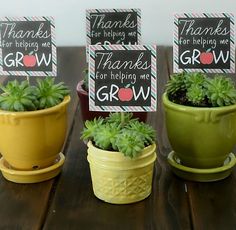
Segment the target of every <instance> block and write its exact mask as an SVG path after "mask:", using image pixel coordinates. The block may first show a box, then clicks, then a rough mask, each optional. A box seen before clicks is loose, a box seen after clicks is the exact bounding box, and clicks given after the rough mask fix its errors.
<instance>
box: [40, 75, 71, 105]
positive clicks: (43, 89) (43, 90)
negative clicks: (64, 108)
mask: <svg viewBox="0 0 236 230" xmlns="http://www.w3.org/2000/svg"><path fill="white" fill-rule="evenodd" d="M54 81H55V79H54V78H51V77H47V78H45V79H37V84H38V87H37V88H36V92H37V97H38V100H39V109H45V108H49V107H52V106H55V105H57V104H59V103H60V102H61V101H62V100H63V98H64V97H65V96H66V95H68V94H69V89H68V88H67V87H66V86H65V85H64V83H63V82H60V83H57V84H55V83H54Z"/></svg>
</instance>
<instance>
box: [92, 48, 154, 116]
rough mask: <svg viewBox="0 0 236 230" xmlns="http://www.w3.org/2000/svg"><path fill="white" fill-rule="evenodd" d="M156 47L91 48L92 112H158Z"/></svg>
mask: <svg viewBox="0 0 236 230" xmlns="http://www.w3.org/2000/svg"><path fill="white" fill-rule="evenodd" d="M156 98H157V92H156V46H148V45H90V46H89V109H90V111H108V112H115V111H126V112H141V111H156V100H157V99H156Z"/></svg>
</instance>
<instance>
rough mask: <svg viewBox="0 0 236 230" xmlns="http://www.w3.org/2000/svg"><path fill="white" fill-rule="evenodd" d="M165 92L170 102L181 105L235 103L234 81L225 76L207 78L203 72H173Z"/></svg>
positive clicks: (209, 105)
mask: <svg viewBox="0 0 236 230" xmlns="http://www.w3.org/2000/svg"><path fill="white" fill-rule="evenodd" d="M180 78H182V79H180ZM181 84H183V85H182V86H181V87H180V85H181ZM166 92H167V95H168V97H169V99H170V100H171V101H172V102H174V103H178V104H181V105H188V106H200V107H219V106H227V105H232V104H235V103H236V89H235V86H234V83H233V81H232V80H231V79H230V78H227V77H225V76H217V75H216V76H214V77H213V78H209V77H207V76H206V75H205V74H203V73H181V74H174V75H172V76H171V79H170V80H169V82H168V83H167V88H166Z"/></svg>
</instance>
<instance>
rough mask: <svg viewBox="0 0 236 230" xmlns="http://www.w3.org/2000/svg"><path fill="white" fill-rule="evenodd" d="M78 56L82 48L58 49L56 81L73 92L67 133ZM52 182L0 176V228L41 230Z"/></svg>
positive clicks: (73, 105) (80, 62)
mask: <svg viewBox="0 0 236 230" xmlns="http://www.w3.org/2000/svg"><path fill="white" fill-rule="evenodd" d="M81 51H82V52H81ZM81 53H82V54H83V53H84V49H83V48H82V49H80V48H59V49H58V63H59V69H58V75H59V76H58V77H57V81H65V83H66V84H67V85H69V87H70V88H72V89H73V90H72V91H71V97H72V100H71V103H70V106H69V116H68V125H69V127H68V134H69V133H70V129H71V128H72V123H73V118H74V113H75V110H76V108H77V104H78V100H77V97H76V92H75V84H76V82H77V80H78V72H79V71H80V69H81V68H82V67H83V65H84V60H85V57H84V56H83V55H81ZM76 70H77V71H76ZM12 78H13V77H11V79H12ZM17 78H19V77H17ZM20 79H22V78H20ZM68 139H69V135H68ZM55 181H56V180H55V179H52V180H49V181H45V182H42V183H37V184H28V185H27V184H26V185H22V184H15V183H12V182H8V181H6V180H5V179H4V178H3V177H2V175H1V176H0V203H1V207H2V208H1V210H2V211H1V212H0V220H1V221H0V229H24V230H27V229H30V230H32V229H41V226H42V223H43V222H44V219H45V214H46V211H47V208H48V201H49V198H50V193H51V189H52V187H53V184H54V182H55Z"/></svg>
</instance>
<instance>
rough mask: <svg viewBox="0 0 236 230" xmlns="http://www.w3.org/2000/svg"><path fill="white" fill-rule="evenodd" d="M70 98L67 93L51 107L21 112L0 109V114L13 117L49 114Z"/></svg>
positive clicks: (62, 105)
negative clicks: (59, 101) (58, 102)
mask: <svg viewBox="0 0 236 230" xmlns="http://www.w3.org/2000/svg"><path fill="white" fill-rule="evenodd" d="M70 100H71V97H70V95H67V96H65V97H64V99H63V101H62V102H61V103H60V104H57V105H55V106H53V107H50V108H46V109H40V110H35V111H23V112H17V111H5V110H0V116H1V115H3V116H6V115H9V116H14V117H30V116H38V115H42V114H50V113H53V112H56V111H58V110H60V108H61V107H64V106H65V105H66V104H68V103H69V102H70Z"/></svg>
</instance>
